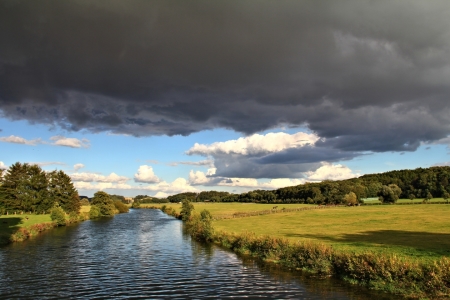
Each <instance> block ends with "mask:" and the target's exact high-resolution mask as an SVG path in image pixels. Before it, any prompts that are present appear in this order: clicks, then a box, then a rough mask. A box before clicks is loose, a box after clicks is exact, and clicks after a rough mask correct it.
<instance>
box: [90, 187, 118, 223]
mask: <svg viewBox="0 0 450 300" xmlns="http://www.w3.org/2000/svg"><path fill="white" fill-rule="evenodd" d="M92 205H95V206H97V207H98V208H99V210H100V215H99V216H100V217H110V216H113V215H114V210H115V206H114V203H113V201H112V200H111V198H110V197H109V194H108V193H106V192H103V191H98V192H96V193H95V194H94V197H93V198H92ZM91 210H92V208H91Z"/></svg>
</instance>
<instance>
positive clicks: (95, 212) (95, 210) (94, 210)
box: [89, 205, 101, 219]
mask: <svg viewBox="0 0 450 300" xmlns="http://www.w3.org/2000/svg"><path fill="white" fill-rule="evenodd" d="M98 217H101V214H100V208H99V207H98V206H97V205H92V206H91V210H90V211H89V218H90V219H96V218H98Z"/></svg>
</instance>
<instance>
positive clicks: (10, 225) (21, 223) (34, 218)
mask: <svg viewBox="0 0 450 300" xmlns="http://www.w3.org/2000/svg"><path fill="white" fill-rule="evenodd" d="M27 217H28V219H27ZM51 221H52V220H51V219H50V214H46V215H32V214H23V215H7V216H6V215H2V216H0V245H1V244H7V243H9V238H10V236H11V235H12V234H13V233H15V232H16V231H17V230H18V229H19V228H28V227H30V226H32V225H34V224H41V223H47V222H51Z"/></svg>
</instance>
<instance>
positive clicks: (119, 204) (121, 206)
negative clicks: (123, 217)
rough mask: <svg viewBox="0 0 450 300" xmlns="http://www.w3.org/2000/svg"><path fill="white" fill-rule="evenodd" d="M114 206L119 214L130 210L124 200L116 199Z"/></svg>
mask: <svg viewBox="0 0 450 300" xmlns="http://www.w3.org/2000/svg"><path fill="white" fill-rule="evenodd" d="M114 206H115V207H116V209H117V210H118V211H119V214H122V213H127V212H128V211H129V209H128V206H126V205H125V204H124V203H123V202H122V201H120V200H116V201H114Z"/></svg>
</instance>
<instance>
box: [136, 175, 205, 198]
mask: <svg viewBox="0 0 450 300" xmlns="http://www.w3.org/2000/svg"><path fill="white" fill-rule="evenodd" d="M141 189H143V190H148V191H154V192H158V193H161V192H163V193H165V194H179V193H184V192H199V190H198V189H196V188H195V187H193V186H191V185H190V184H189V182H188V181H187V180H186V179H184V178H177V179H175V180H174V181H173V182H166V181H161V182H159V183H157V184H153V185H148V186H143V187H142V188H141Z"/></svg>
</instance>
